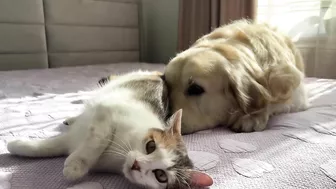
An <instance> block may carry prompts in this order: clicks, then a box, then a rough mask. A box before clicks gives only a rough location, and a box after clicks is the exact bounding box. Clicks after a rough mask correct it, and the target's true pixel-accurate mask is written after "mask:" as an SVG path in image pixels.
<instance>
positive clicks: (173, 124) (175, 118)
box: [168, 109, 182, 135]
mask: <svg viewBox="0 0 336 189" xmlns="http://www.w3.org/2000/svg"><path fill="white" fill-rule="evenodd" d="M181 122H182V109H179V110H178V111H176V112H175V113H174V115H172V116H171V117H170V119H169V121H168V125H169V132H171V133H172V134H174V135H175V134H177V135H181V124H182V123H181Z"/></svg>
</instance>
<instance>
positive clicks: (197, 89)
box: [187, 83, 205, 96]
mask: <svg viewBox="0 0 336 189" xmlns="http://www.w3.org/2000/svg"><path fill="white" fill-rule="evenodd" d="M204 92H205V91H204V89H203V87H201V86H199V85H198V84H196V83H192V84H191V85H189V87H188V90H187V95H188V96H200V95H202V94H203V93H204Z"/></svg>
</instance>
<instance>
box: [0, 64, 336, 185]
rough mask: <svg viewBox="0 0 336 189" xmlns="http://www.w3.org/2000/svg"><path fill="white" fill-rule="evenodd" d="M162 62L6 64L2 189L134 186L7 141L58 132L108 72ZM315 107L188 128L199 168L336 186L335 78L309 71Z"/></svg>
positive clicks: (242, 181) (233, 181)
mask: <svg viewBox="0 0 336 189" xmlns="http://www.w3.org/2000/svg"><path fill="white" fill-rule="evenodd" d="M163 68H164V65H162V64H146V63H122V64H110V65H96V66H82V67H63V68H57V69H46V70H26V71H10V72H0V189H128V188H129V189H131V188H137V187H136V186H134V185H132V184H130V183H129V182H128V181H127V180H125V179H124V178H123V177H121V176H118V175H112V174H108V173H92V174H89V175H87V176H86V177H85V178H83V179H81V180H79V181H76V182H68V181H66V180H65V178H64V177H63V176H62V168H63V163H64V159H65V158H64V157H58V158H45V159H42V158H20V157H16V156H11V155H9V154H8V151H7V150H6V143H7V142H8V141H10V140H12V139H17V138H22V139H27V138H30V139H32V140H34V139H39V138H46V137H51V136H55V135H58V134H59V133H60V132H62V131H63V130H64V129H66V126H65V125H63V124H62V121H63V120H64V119H65V118H66V117H69V116H73V115H76V114H77V113H78V112H79V111H80V110H81V108H82V106H83V100H85V99H87V98H89V97H90V95H91V92H90V91H91V90H93V89H95V88H97V81H98V79H100V78H101V77H102V76H106V75H109V74H113V73H114V74H118V73H119V74H120V73H124V72H127V71H131V70H135V69H144V70H159V71H162V70H163ZM305 83H306V85H307V88H308V90H309V100H310V101H311V104H312V105H311V107H310V109H309V110H307V111H304V112H299V113H290V114H284V115H279V116H275V117H273V118H271V120H270V121H269V124H268V128H267V130H265V131H262V132H254V133H234V132H231V131H229V130H227V129H226V128H216V129H212V130H205V131H200V132H197V133H194V134H190V135H185V136H184V140H185V142H186V144H187V147H188V150H189V155H190V157H191V159H192V160H193V162H194V164H195V166H196V168H197V169H199V170H202V171H205V172H207V173H208V174H210V175H211V176H212V177H213V179H214V184H213V186H211V187H210V188H211V189H247V188H249V189H271V188H272V189H283V188H284V189H294V188H301V189H308V188H309V189H314V188H321V189H330V188H336V80H328V79H319V78H307V79H306V80H305Z"/></svg>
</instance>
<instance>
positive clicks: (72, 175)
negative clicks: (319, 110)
mask: <svg viewBox="0 0 336 189" xmlns="http://www.w3.org/2000/svg"><path fill="white" fill-rule="evenodd" d="M166 93H167V90H166V87H165V84H164V82H163V81H162V79H161V78H160V76H159V75H157V74H153V73H152V72H145V71H139V72H132V73H128V74H125V75H122V76H118V77H117V78H115V79H113V80H112V81H110V82H109V83H107V84H106V85H105V86H103V87H102V88H100V89H98V90H97V93H96V94H95V95H94V96H93V98H92V99H90V100H88V101H87V102H86V103H85V108H84V110H83V112H82V113H81V114H80V115H78V116H77V117H74V118H70V119H69V120H68V123H69V130H68V131H67V132H65V133H63V134H61V135H59V136H56V137H53V138H49V139H45V140H32V141H22V140H15V141H12V142H10V143H8V146H7V148H8V151H9V152H10V153H11V154H15V155H20V156H27V157H52V156H60V155H69V156H68V157H67V158H66V160H65V163H64V169H63V174H64V176H65V177H66V178H67V179H69V180H75V179H79V178H81V177H83V176H84V175H86V174H87V173H88V172H89V171H90V170H101V171H109V172H114V173H119V174H123V175H124V176H125V177H126V178H127V179H128V180H129V181H131V182H133V183H136V184H139V185H142V186H145V187H148V188H157V189H163V188H167V189H177V188H190V187H192V186H197V187H203V186H209V185H212V182H213V181H212V179H211V177H210V176H208V175H207V174H205V173H202V172H199V171H196V170H194V169H193V164H192V162H191V160H190V159H189V157H188V154H187V149H186V147H185V144H184V142H183V139H182V136H181V116H182V110H179V111H177V112H176V113H175V114H174V115H173V116H171V117H170V119H169V120H168V121H167V122H166V121H165V118H164V117H165V116H166V115H167V114H166V112H167V111H165V110H166V107H165V106H167V105H165V104H166V103H165V102H164V101H165V100H164V98H167V94H166Z"/></svg>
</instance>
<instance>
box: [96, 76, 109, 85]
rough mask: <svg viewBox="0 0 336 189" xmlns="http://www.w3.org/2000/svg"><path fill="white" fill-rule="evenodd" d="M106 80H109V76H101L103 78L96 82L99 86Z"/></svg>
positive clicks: (106, 81)
mask: <svg viewBox="0 0 336 189" xmlns="http://www.w3.org/2000/svg"><path fill="white" fill-rule="evenodd" d="M108 82H109V78H108V77H103V78H101V79H100V80H99V81H98V83H99V85H100V86H103V85H105V84H106V83H108Z"/></svg>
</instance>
